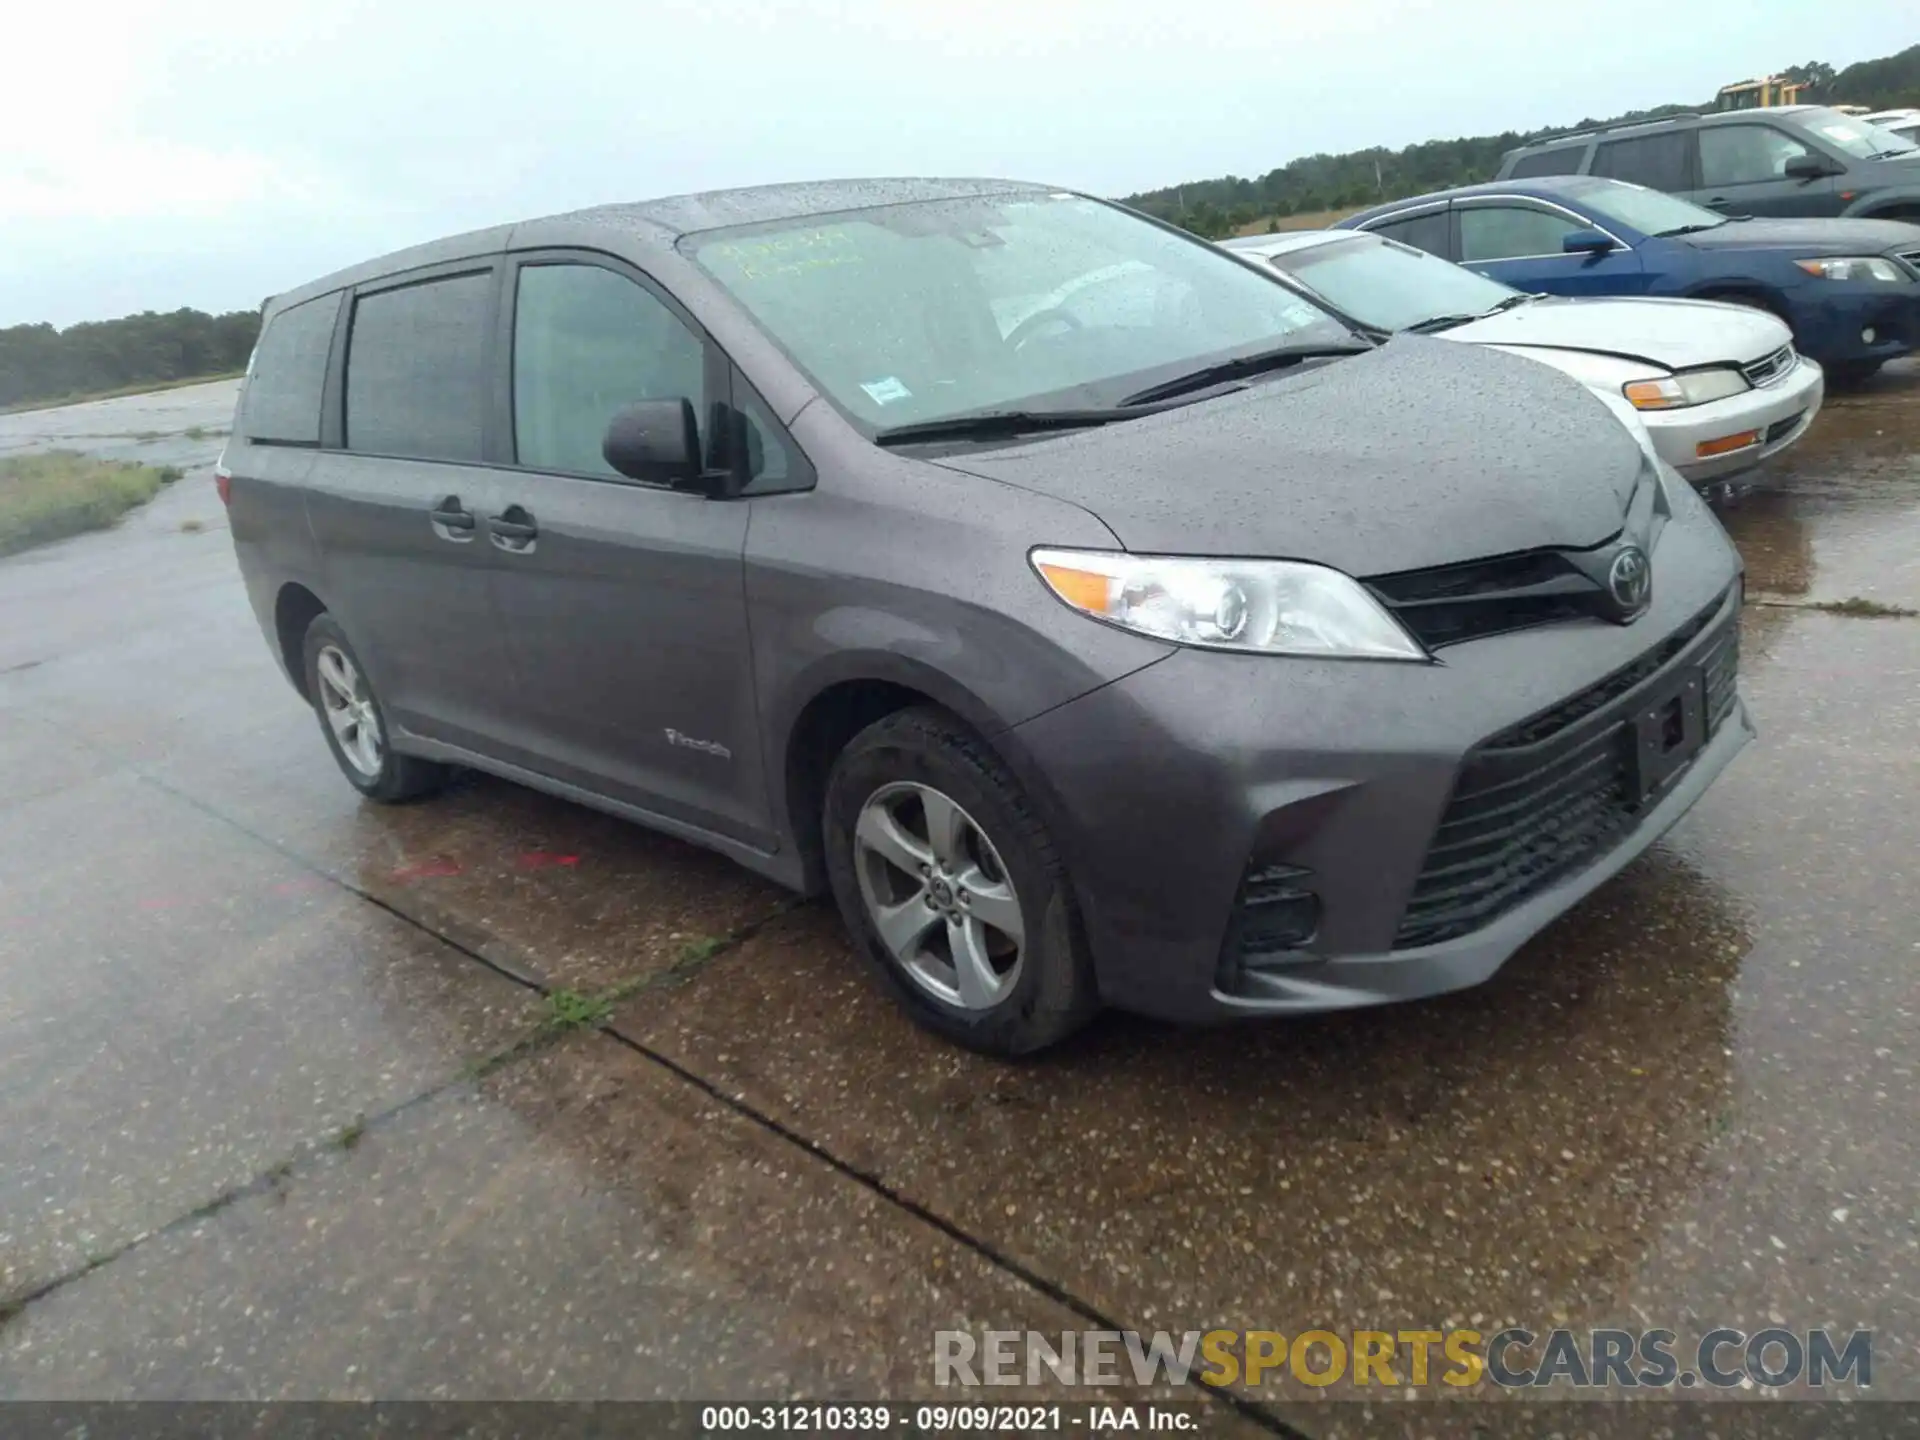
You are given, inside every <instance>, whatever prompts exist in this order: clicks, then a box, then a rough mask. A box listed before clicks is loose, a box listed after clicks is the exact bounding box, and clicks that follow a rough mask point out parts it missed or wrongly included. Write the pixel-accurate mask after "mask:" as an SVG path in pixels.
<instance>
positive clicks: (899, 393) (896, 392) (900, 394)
mask: <svg viewBox="0 0 1920 1440" xmlns="http://www.w3.org/2000/svg"><path fill="white" fill-rule="evenodd" d="M860 388H861V389H862V390H864V391H866V392H867V394H868V395H869V396H871V397H872V399H873V403H874V404H876V405H891V404H892V403H893V402H894V401H896V400H910V399H912V398H913V392H912V391H911V390H909V389H908V388H907V387H906V386H905V385H902V384H901V383H900V380H899V377H897V376H894V375H889V376H887V378H886V379H884V380H868V381H866V382H865V383H863V384H862V385H861V386H860Z"/></svg>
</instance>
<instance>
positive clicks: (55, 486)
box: [0, 450, 180, 555]
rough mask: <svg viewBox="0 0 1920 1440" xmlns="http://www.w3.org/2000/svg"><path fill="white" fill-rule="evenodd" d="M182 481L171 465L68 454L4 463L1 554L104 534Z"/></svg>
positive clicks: (23, 457) (1, 462)
mask: <svg viewBox="0 0 1920 1440" xmlns="http://www.w3.org/2000/svg"><path fill="white" fill-rule="evenodd" d="M179 478H180V471H179V470H178V469H177V468H176V467H174V466H172V465H165V466H154V465H136V464H133V463H132V462H130V461H122V460H94V459H91V458H89V457H88V456H85V455H76V454H74V453H73V452H72V451H68V450H55V451H52V452H50V453H48V454H45V455H17V456H13V457H10V458H8V459H0V555H11V554H12V553H13V552H14V551H16V550H24V549H26V548H27V547H28V546H29V545H44V544H46V543H47V542H48V541H50V540H64V539H65V538H66V537H67V536H69V535H78V534H80V533H81V532H82V531H85V530H101V529H104V528H106V527H107V526H109V525H111V524H113V522H114V521H116V520H118V519H119V518H120V517H121V516H122V515H124V514H126V513H127V511H129V510H131V509H133V507H134V506H136V505H142V504H145V503H146V502H147V501H149V500H151V499H152V498H153V497H154V494H155V492H156V491H158V490H159V488H160V487H161V486H162V485H167V484H171V483H172V482H173V481H175V480H178V479H179Z"/></svg>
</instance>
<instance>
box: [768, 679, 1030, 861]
mask: <svg viewBox="0 0 1920 1440" xmlns="http://www.w3.org/2000/svg"><path fill="white" fill-rule="evenodd" d="M916 705H919V706H927V707H930V708H932V709H936V710H941V711H944V712H946V713H947V714H949V715H951V716H952V717H953V718H955V719H956V720H958V721H960V722H961V723H962V724H964V725H965V726H966V727H967V728H968V729H970V730H972V731H973V732H974V733H975V734H976V735H978V736H979V737H980V740H981V742H982V743H983V744H984V745H986V746H987V747H988V748H989V749H990V750H991V751H992V752H993V753H994V755H995V756H996V757H997V758H998V759H999V760H1000V761H1001V762H1002V763H1004V764H1005V765H1006V766H1007V768H1008V769H1009V770H1011V771H1012V772H1013V774H1014V778H1015V779H1017V780H1018V781H1019V782H1020V784H1021V786H1022V787H1023V788H1024V789H1025V790H1026V792H1027V795H1028V798H1029V799H1030V800H1031V801H1032V803H1033V805H1034V806H1035V808H1036V809H1037V810H1038V812H1039V814H1040V817H1041V819H1042V820H1043V821H1044V822H1045V823H1046V825H1047V828H1048V830H1049V831H1050V832H1052V834H1053V835H1054V839H1055V843H1056V844H1057V845H1059V846H1060V848H1061V852H1062V854H1063V855H1064V854H1067V853H1068V847H1067V843H1066V842H1067V836H1066V835H1064V834H1063V833H1061V826H1060V823H1059V820H1060V810H1059V803H1058V798H1057V797H1056V796H1055V795H1054V794H1053V792H1052V788H1051V786H1049V785H1048V784H1047V781H1046V778H1045V776H1043V775H1041V774H1040V773H1038V771H1037V769H1036V767H1035V766H1034V764H1033V761H1032V757H1031V756H1030V755H1028V754H1027V752H1026V748H1025V747H1024V746H1023V745H1022V744H1021V743H1020V741H1019V739H1018V737H1017V735H1016V733H1015V732H1014V731H1013V729H1012V728H1011V727H1010V725H1009V723H1008V721H1007V720H1005V719H1004V718H1003V717H1001V716H999V715H998V714H996V713H995V712H994V711H993V709H992V708H991V707H990V706H988V705H987V704H986V702H985V701H983V700H981V699H980V697H979V696H978V695H976V694H974V693H973V691H971V690H970V689H968V688H967V687H966V686H964V685H962V684H961V683H959V682H958V681H956V680H954V679H953V678H952V677H951V676H950V675H947V674H945V673H944V672H942V671H940V670H937V669H935V668H933V667H932V666H930V665H927V664H925V663H923V662H921V661H918V660H915V659H912V658H911V657H909V656H904V655H900V654H896V653H888V652H874V653H850V654H839V655H835V656H833V657H832V658H831V660H829V661H827V662H824V663H823V664H822V665H821V666H819V667H817V668H816V669H815V670H813V671H812V672H809V674H808V676H807V677H806V682H805V683H804V684H802V685H800V686H797V687H795V698H794V700H793V701H792V702H791V703H790V705H789V706H788V707H787V708H786V709H785V710H784V712H783V713H782V715H781V716H780V718H779V720H778V722H777V723H776V724H775V725H774V726H773V727H771V728H770V730H769V736H770V743H769V749H770V750H772V752H773V753H772V754H770V755H769V757H768V761H769V763H768V766H767V771H768V777H769V780H770V781H771V782H772V784H773V785H774V786H777V787H778V794H777V796H776V799H775V807H774V808H775V813H776V814H777V815H779V816H780V818H781V819H782V820H784V822H785V825H786V830H787V833H788V834H789V835H790V836H792V838H793V843H794V845H795V847H796V849H797V850H798V852H799V855H800V858H801V863H802V867H803V872H804V875H805V888H806V891H807V893H808V894H822V893H824V892H825V890H826V864H825V849H824V845H823V841H822V835H821V820H822V811H823V807H824V804H825V800H826V784H827V775H828V773H829V772H830V771H831V770H832V768H833V762H834V760H835V758H836V757H838V755H839V754H840V752H841V751H842V750H844V749H845V748H846V746H847V742H848V741H850V740H852V739H853V737H854V736H856V735H858V734H859V733H860V732H861V731H862V730H864V729H866V728H867V726H869V725H871V724H873V723H874V722H875V721H876V720H880V719H882V718H884V717H885V716H887V715H891V714H893V713H894V712H896V711H899V710H905V709H908V708H910V707H913V706H916Z"/></svg>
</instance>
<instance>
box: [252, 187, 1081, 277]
mask: <svg viewBox="0 0 1920 1440" xmlns="http://www.w3.org/2000/svg"><path fill="white" fill-rule="evenodd" d="M1051 188H1053V187H1049V186H1045V185H1035V184H1031V183H1029V182H1025V181H1020V180H940V179H873V180H809V181H803V182H799V183H795V184H787V185H753V186H748V187H745V188H743V189H737V190H705V191H701V192H699V193H698V194H692V195H668V196H664V197H662V198H660V199H658V200H632V201H626V202H624V203H619V204H612V205H596V206H593V207H591V208H589V209H585V210H570V211H566V212H564V213H562V214H558V215H543V216H539V217H535V218H530V219H526V220H520V221H516V222H513V223H510V224H506V225H495V226H493V227H491V228H489V229H485V230H472V231H468V232H466V233H465V234H460V235H448V236H443V237H442V238H440V239H437V240H429V241H427V242H426V243H424V244H421V245H412V246H408V247H406V248H405V249H401V250H395V251H391V252H389V253H388V254H385V255H378V256H374V257H372V258H371V259H368V260H363V261H361V262H360V263H359V264H357V265H349V266H347V267H346V268H344V269H341V270H336V271H334V272H333V273H332V274H330V275H324V276H322V277H320V278H319V279H317V280H312V281H309V282H308V283H307V284H305V285H301V286H298V287H295V288H293V289H290V290H287V291H284V292H283V293H281V294H279V295H277V296H274V297H273V299H272V300H271V301H270V302H269V305H270V306H271V307H273V308H280V307H283V306H286V305H292V304H298V303H299V302H300V301H302V300H309V299H312V298H313V297H314V296H316V295H324V294H326V293H328V292H329V291H332V290H337V289H340V288H341V287H343V286H346V285H355V284H360V283H363V282H364V281H366V280H369V279H378V278H383V277H385V276H387V275H391V274H397V273H399V272H400V271H403V270H407V269H412V268H415V267H418V266H423V265H432V264H437V263H440V262H442V261H447V260H454V259H464V258H466V257H468V256H473V255H481V254H487V253H498V252H499V251H502V250H505V249H507V248H508V247H509V246H510V245H511V244H512V243H513V235H514V232H515V231H517V230H520V229H522V228H524V227H527V226H533V225H544V224H546V223H547V222H550V221H551V222H563V223H565V224H567V225H583V226H598V227H601V228H604V229H607V230H616V231H619V232H621V234H622V235H623V236H624V237H625V238H627V239H637V240H640V241H641V242H642V243H645V244H649V245H656V246H660V247H662V248H670V247H671V246H672V245H673V243H674V242H675V241H676V240H678V239H679V238H680V237H681V236H683V235H690V234H693V233H695V232H697V231H701V230H717V229H721V228H724V227H726V226H731V225H758V224H764V223H767V222H769V221H779V220H794V219H798V218H800V217H802V216H806V215H831V214H838V213H842V212H845V211H848V210H870V209H874V208H876V207H878V206H882V205H906V204H912V203H914V202H916V201H926V200H959V199H966V198H969V197H972V196H977V195H1016V194H1045V193H1047V192H1048V191H1049V190H1050V189H1051Z"/></svg>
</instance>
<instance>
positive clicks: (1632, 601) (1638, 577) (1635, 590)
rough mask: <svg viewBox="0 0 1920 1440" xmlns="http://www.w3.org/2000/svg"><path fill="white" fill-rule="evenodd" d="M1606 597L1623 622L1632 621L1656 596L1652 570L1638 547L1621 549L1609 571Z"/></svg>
mask: <svg viewBox="0 0 1920 1440" xmlns="http://www.w3.org/2000/svg"><path fill="white" fill-rule="evenodd" d="M1607 593H1608V594H1609V595H1611V596H1612V597H1613V603H1614V605H1615V607H1616V608H1617V610H1618V612H1619V615H1620V618H1621V619H1622V620H1631V619H1633V618H1634V617H1635V616H1637V615H1638V614H1639V613H1640V612H1641V611H1642V610H1645V609H1646V608H1647V601H1648V600H1649V599H1651V598H1652V596H1653V567H1652V566H1651V565H1649V564H1648V563H1647V552H1646V551H1644V550H1642V549H1641V548H1640V547H1639V546H1638V545H1622V546H1621V547H1620V553H1619V554H1617V555H1615V556H1614V557H1613V564H1612V565H1610V566H1609V567H1608V568H1607Z"/></svg>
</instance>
